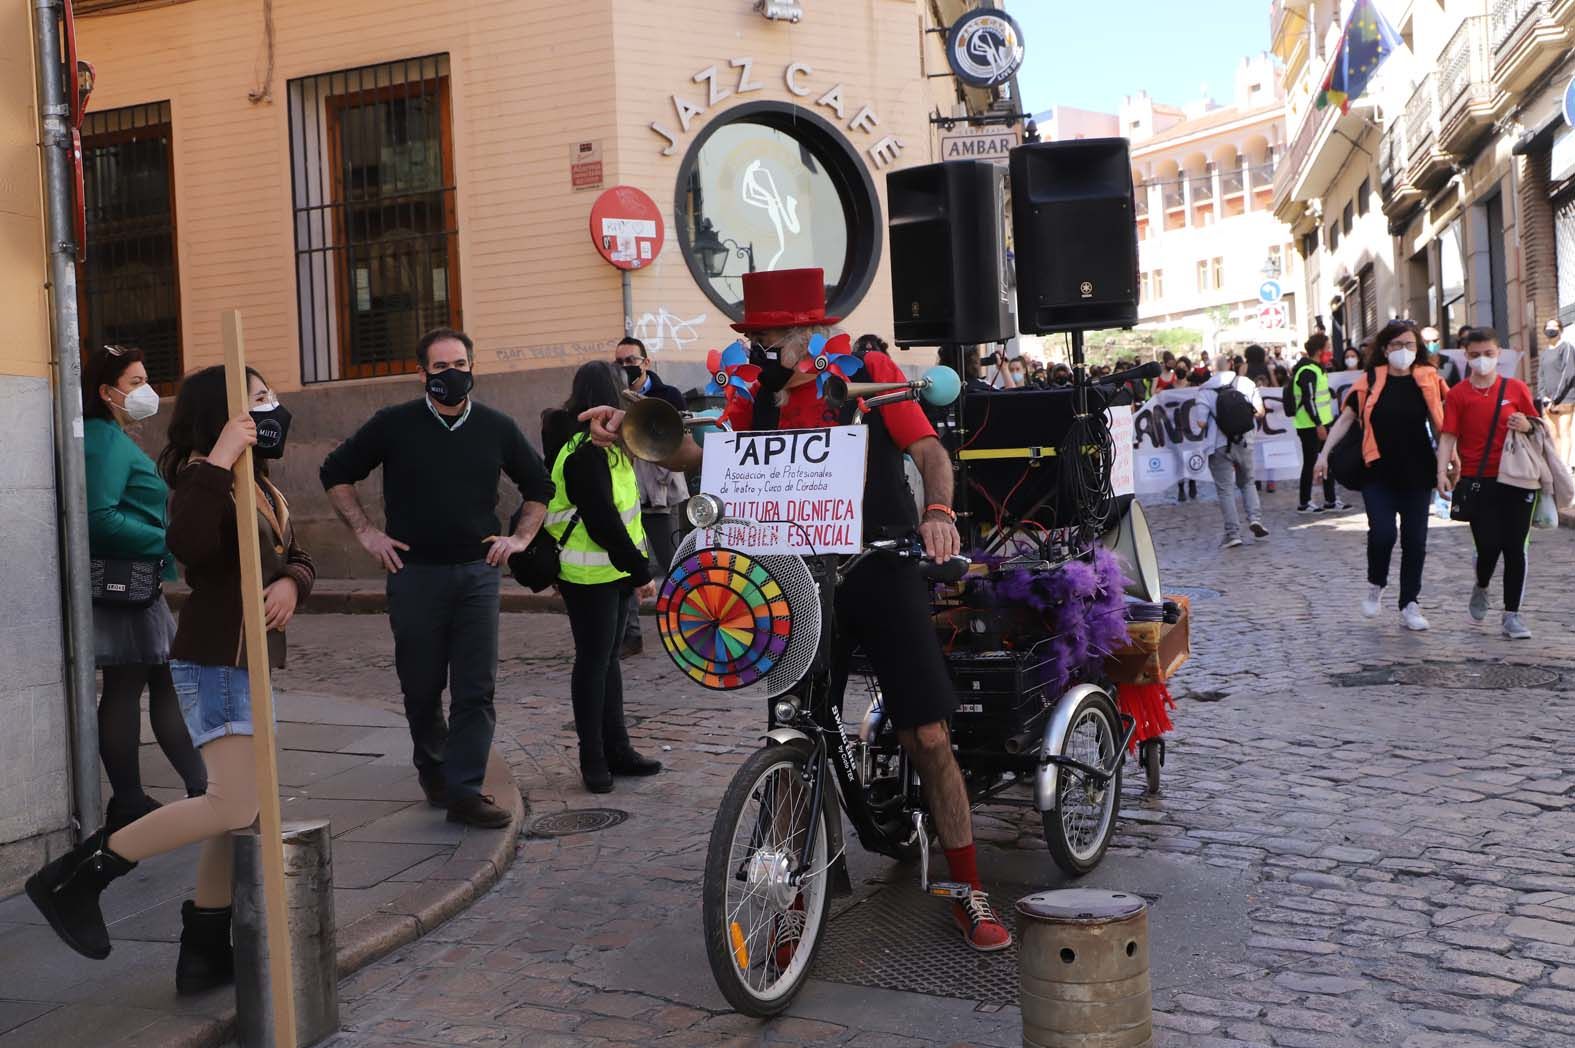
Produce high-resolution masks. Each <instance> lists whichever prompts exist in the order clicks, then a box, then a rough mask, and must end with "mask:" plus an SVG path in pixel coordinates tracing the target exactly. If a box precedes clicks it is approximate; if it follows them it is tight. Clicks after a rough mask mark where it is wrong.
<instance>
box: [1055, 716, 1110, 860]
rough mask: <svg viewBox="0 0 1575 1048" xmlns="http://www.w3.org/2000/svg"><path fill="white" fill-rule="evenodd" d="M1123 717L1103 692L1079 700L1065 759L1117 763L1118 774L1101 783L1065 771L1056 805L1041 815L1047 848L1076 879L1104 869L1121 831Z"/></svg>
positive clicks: (1058, 784)
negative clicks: (1118, 825) (1102, 863)
mask: <svg viewBox="0 0 1575 1048" xmlns="http://www.w3.org/2000/svg"><path fill="white" fill-rule="evenodd" d="M1120 746H1121V718H1120V716H1119V715H1118V714H1117V713H1116V707H1115V704H1114V703H1113V702H1111V701H1110V699H1109V698H1108V697H1106V696H1105V695H1103V694H1102V693H1099V692H1093V693H1090V694H1088V695H1085V696H1084V697H1083V698H1082V699H1079V700H1078V706H1077V708H1076V709H1075V710H1074V711H1073V713H1072V719H1071V726H1070V727H1069V728H1068V729H1067V733H1066V745H1065V747H1064V754H1065V756H1068V757H1073V758H1076V759H1077V760H1079V761H1081V762H1082V763H1084V764H1086V765H1088V766H1089V767H1093V768H1104V767H1108V766H1109V765H1110V764H1111V763H1115V765H1116V772H1115V774H1114V775H1113V776H1111V778H1110V779H1108V780H1106V781H1105V782H1104V783H1103V784H1100V783H1099V782H1098V781H1097V780H1095V779H1093V778H1091V777H1089V776H1088V775H1087V774H1085V773H1084V772H1081V771H1078V770H1077V769H1076V768H1071V767H1067V766H1064V765H1063V766H1062V768H1061V769H1060V772H1059V774H1058V776H1057V781H1056V798H1055V806H1054V807H1053V808H1051V809H1050V810H1049V811H1047V812H1044V813H1042V815H1041V819H1042V823H1043V826H1044V836H1045V845H1046V847H1048V848H1049V849H1050V857H1051V858H1052V859H1054V860H1055V864H1056V865H1057V866H1059V867H1061V869H1062V870H1063V871H1065V872H1066V873H1067V874H1070V875H1071V876H1073V877H1081V876H1082V875H1083V874H1085V873H1087V872H1088V871H1090V870H1092V869H1093V868H1094V867H1095V866H1098V865H1099V860H1100V859H1102V858H1104V856H1105V849H1106V848H1108V847H1110V838H1111V837H1112V836H1113V835H1114V834H1115V830H1116V811H1117V809H1118V808H1119V806H1120V803H1121V771H1122V767H1121V762H1120V761H1117V760H1116V757H1117V751H1118V750H1119V748H1120Z"/></svg>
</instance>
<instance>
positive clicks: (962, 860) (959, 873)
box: [946, 844, 984, 891]
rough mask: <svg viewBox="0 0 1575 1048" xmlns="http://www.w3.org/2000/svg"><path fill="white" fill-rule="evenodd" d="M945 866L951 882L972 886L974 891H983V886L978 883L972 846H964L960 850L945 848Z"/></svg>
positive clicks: (977, 871)
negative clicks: (950, 876)
mask: <svg viewBox="0 0 1575 1048" xmlns="http://www.w3.org/2000/svg"><path fill="white" fill-rule="evenodd" d="M946 865H947V866H948V867H949V868H950V869H951V871H952V880H954V881H962V882H963V883H964V884H969V885H972V886H973V889H974V891H982V890H983V889H984V885H982V884H980V883H979V863H978V860H977V859H976V858H975V856H974V850H973V845H972V844H965V845H963V846H962V847H961V848H947V849H946Z"/></svg>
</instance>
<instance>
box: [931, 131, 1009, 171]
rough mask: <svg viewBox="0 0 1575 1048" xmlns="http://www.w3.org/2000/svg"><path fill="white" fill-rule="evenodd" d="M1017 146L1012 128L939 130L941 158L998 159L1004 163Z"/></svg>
mask: <svg viewBox="0 0 1575 1048" xmlns="http://www.w3.org/2000/svg"><path fill="white" fill-rule="evenodd" d="M1016 146H1017V132H1016V130H1014V129H1012V128H999V127H969V128H958V129H957V130H956V131H942V132H941V159H942V160H998V161H1000V162H1001V163H1003V164H1004V163H1005V162H1006V159H1007V156H1008V155H1009V154H1010V153H1011V151H1012V150H1013V149H1014V148H1015V147H1016Z"/></svg>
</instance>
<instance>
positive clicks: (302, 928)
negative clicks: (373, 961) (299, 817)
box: [233, 819, 339, 1048]
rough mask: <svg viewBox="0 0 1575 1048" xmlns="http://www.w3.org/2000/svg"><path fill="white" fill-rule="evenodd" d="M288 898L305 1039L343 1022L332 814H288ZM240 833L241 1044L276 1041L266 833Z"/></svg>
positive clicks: (261, 1046)
mask: <svg viewBox="0 0 1575 1048" xmlns="http://www.w3.org/2000/svg"><path fill="white" fill-rule="evenodd" d="M282 836H283V838H284V898H285V906H286V907H287V908H288V910H289V917H288V924H289V929H290V975H291V981H292V982H294V984H295V1040H296V1043H297V1044H299V1045H302V1046H305V1045H310V1044H316V1043H317V1042H318V1041H320V1040H322V1039H323V1038H325V1037H327V1036H329V1035H330V1034H333V1033H336V1032H337V1031H338V1030H339V959H338V951H337V948H336V943H335V935H334V862H333V836H332V834H331V833H330V832H329V828H328V820H327V819H318V820H313V821H309V822H287V823H285V824H284V826H283V827H282ZM233 838H234V841H235V916H234V929H235V930H234V938H235V1025H236V1030H237V1034H238V1036H237V1040H239V1041H240V1044H241V1046H242V1048H273V1045H274V1044H275V1038H274V1028H273V1008H272V1007H271V1006H270V1003H269V1002H270V1001H271V1000H272V997H271V993H272V990H271V988H270V986H269V979H268V925H267V922H266V921H265V920H264V919H263V882H262V860H261V855H260V851H259V845H260V844H261V842H262V838H261V837H260V836H259V835H258V833H257V831H256V830H242V831H238V832H236V833H235V834H234V835H233Z"/></svg>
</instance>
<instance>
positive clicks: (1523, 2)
mask: <svg viewBox="0 0 1575 1048" xmlns="http://www.w3.org/2000/svg"><path fill="white" fill-rule="evenodd" d="M1547 14H1548V0H1494V2H1493V13H1492V14H1490V15H1488V16H1487V17H1488V18H1490V19H1492V25H1491V27H1490V31H1491V33H1492V37H1493V50H1494V51H1502V50H1504V47H1505V45H1506V44H1508V43H1509V42H1510V40H1511V39H1513V38H1514V36H1515V30H1517V29H1519V28H1520V27H1521V25H1522V24H1524V23H1525V22H1526V21H1527V20H1528V19H1531V18H1533V17H1534V18H1537V19H1541V18H1545V17H1547Z"/></svg>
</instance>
